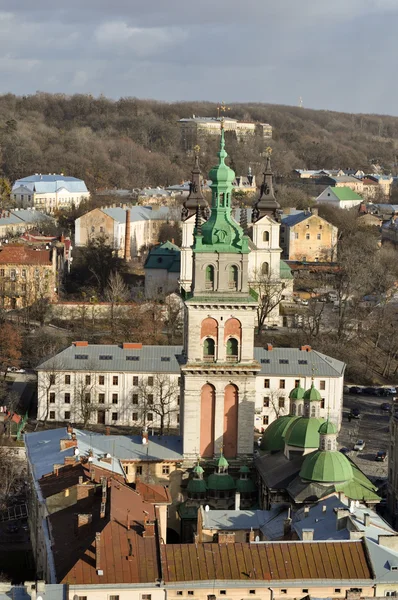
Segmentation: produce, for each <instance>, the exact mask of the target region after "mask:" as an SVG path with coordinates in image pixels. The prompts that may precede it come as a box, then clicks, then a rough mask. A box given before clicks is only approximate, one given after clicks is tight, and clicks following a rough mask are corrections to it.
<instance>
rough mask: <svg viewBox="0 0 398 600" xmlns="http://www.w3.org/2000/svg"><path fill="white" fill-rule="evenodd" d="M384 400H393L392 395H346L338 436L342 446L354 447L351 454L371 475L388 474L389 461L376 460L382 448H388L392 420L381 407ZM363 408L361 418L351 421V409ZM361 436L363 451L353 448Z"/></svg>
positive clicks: (383, 475)
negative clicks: (349, 417) (349, 418)
mask: <svg viewBox="0 0 398 600" xmlns="http://www.w3.org/2000/svg"><path fill="white" fill-rule="evenodd" d="M383 402H388V403H390V404H391V403H392V397H388V398H381V397H378V396H362V395H359V394H355V395H354V394H352V395H350V394H344V401H343V421H342V426H341V430H340V434H339V437H338V442H339V447H346V448H349V449H350V450H351V452H350V454H349V457H350V458H351V459H352V460H353V461H354V462H355V463H356V464H357V465H358V466H359V468H360V469H361V470H362V471H363V472H364V473H365V475H367V476H368V477H371V478H372V479H374V478H378V477H381V478H384V477H387V468H388V461H385V462H376V461H375V455H376V452H378V451H379V450H385V451H388V446H389V421H390V415H389V413H388V412H384V411H382V410H380V405H381V404H383ZM353 408H358V409H359V410H360V415H361V417H360V419H352V420H351V422H349V421H348V413H349V412H350V410H351V409H353ZM359 439H362V440H364V441H365V448H364V450H362V451H361V452H355V451H354V450H352V448H353V446H354V444H355V442H356V441H357V440H359Z"/></svg>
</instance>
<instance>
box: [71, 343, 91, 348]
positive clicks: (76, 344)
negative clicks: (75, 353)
mask: <svg viewBox="0 0 398 600" xmlns="http://www.w3.org/2000/svg"><path fill="white" fill-rule="evenodd" d="M72 344H73V345H74V346H76V348H80V347H81V346H88V342H72Z"/></svg>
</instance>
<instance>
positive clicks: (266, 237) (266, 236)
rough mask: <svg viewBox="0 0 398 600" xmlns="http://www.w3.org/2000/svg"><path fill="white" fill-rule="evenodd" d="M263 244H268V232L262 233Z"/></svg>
mask: <svg viewBox="0 0 398 600" xmlns="http://www.w3.org/2000/svg"><path fill="white" fill-rule="evenodd" d="M263 242H269V231H264V233H263Z"/></svg>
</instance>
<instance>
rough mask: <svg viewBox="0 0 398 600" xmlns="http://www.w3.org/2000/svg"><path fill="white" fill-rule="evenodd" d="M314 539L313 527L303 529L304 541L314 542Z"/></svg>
mask: <svg viewBox="0 0 398 600" xmlns="http://www.w3.org/2000/svg"><path fill="white" fill-rule="evenodd" d="M313 539H314V530H313V529H303V542H312V540H313Z"/></svg>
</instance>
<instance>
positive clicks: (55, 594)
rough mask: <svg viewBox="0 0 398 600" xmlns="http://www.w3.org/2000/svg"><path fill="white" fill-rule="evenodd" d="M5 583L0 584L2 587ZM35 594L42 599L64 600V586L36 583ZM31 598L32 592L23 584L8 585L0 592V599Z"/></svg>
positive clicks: (28, 599) (24, 599) (20, 599)
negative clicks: (5, 589)
mask: <svg viewBox="0 0 398 600" xmlns="http://www.w3.org/2000/svg"><path fill="white" fill-rule="evenodd" d="M5 586H6V584H5V583H2V584H1V587H2V588H3V589H4V588H5ZM36 586H37V587H36V588H35V590H36V593H37V596H40V597H41V598H43V600H65V586H64V585H61V584H58V583H51V584H48V583H46V584H43V583H42V582H37V583H36ZM10 598H12V599H13V600H32V592H31V591H30V590H29V591H28V587H27V586H25V585H13V586H11V584H10V587H9V590H7V591H1V592H0V600H10Z"/></svg>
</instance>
